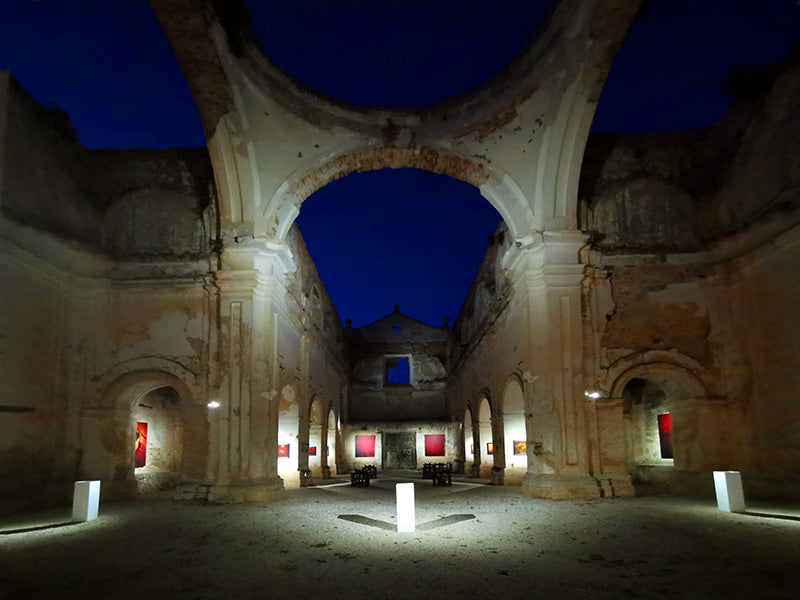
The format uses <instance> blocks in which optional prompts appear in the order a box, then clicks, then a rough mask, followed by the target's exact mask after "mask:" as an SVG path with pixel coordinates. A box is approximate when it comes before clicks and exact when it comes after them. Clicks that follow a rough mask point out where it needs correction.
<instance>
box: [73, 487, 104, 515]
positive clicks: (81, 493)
mask: <svg viewBox="0 0 800 600" xmlns="http://www.w3.org/2000/svg"><path fill="white" fill-rule="evenodd" d="M99 505H100V482H99V481H76V482H75V490H74V492H73V494H72V520H73V521H92V520H93V519H96V518H97V508H98V506H99Z"/></svg>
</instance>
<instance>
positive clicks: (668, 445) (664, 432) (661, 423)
mask: <svg viewBox="0 0 800 600" xmlns="http://www.w3.org/2000/svg"><path fill="white" fill-rule="evenodd" d="M658 442H659V444H660V446H661V458H672V419H671V418H670V416H669V413H664V414H663V415H658Z"/></svg>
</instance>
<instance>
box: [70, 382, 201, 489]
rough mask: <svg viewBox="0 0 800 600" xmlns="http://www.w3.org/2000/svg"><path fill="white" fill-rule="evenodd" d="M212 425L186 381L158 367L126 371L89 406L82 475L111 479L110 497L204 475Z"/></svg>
mask: <svg viewBox="0 0 800 600" xmlns="http://www.w3.org/2000/svg"><path fill="white" fill-rule="evenodd" d="M207 427H208V421H207V418H206V413H205V411H204V410H202V408H201V407H198V406H194V402H193V398H192V394H191V391H190V389H189V387H188V386H187V385H186V383H185V382H184V381H183V380H182V379H180V378H178V377H176V376H175V375H173V374H172V373H167V372H165V371H159V370H140V371H133V372H129V373H125V374H124V375H121V376H119V377H117V379H115V380H114V381H113V382H112V383H111V384H110V385H109V386H107V388H106V389H105V390H104V392H103V394H102V402H101V405H100V406H98V407H95V408H87V409H85V410H84V413H83V422H82V458H81V471H82V474H83V476H84V477H87V478H92V479H101V480H102V481H104V483H108V484H109V485H106V487H105V491H104V494H105V496H106V497H114V496H119V495H125V494H127V493H130V492H133V491H139V492H142V493H150V492H156V491H163V490H166V489H171V488H174V487H175V486H176V485H177V484H178V482H180V481H181V480H184V479H200V478H202V476H203V473H204V465H205V456H206V454H207Z"/></svg>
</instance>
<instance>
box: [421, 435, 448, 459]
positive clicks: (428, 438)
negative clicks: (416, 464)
mask: <svg viewBox="0 0 800 600" xmlns="http://www.w3.org/2000/svg"><path fill="white" fill-rule="evenodd" d="M425 456H444V434H443V433H433V434H426V435H425Z"/></svg>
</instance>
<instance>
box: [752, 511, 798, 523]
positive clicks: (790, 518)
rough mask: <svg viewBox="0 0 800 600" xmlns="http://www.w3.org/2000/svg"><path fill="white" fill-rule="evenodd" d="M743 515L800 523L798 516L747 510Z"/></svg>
mask: <svg viewBox="0 0 800 600" xmlns="http://www.w3.org/2000/svg"><path fill="white" fill-rule="evenodd" d="M742 514H743V515H747V516H750V517H761V518H766V519H783V520H785V521H800V517H799V516H796V515H781V514H775V513H765V512H755V511H753V510H747V511H745V512H743V513H742Z"/></svg>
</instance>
